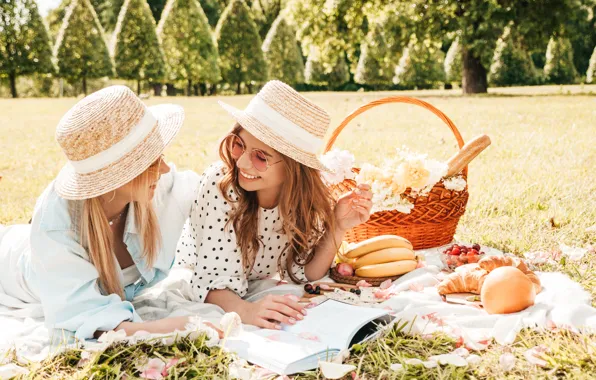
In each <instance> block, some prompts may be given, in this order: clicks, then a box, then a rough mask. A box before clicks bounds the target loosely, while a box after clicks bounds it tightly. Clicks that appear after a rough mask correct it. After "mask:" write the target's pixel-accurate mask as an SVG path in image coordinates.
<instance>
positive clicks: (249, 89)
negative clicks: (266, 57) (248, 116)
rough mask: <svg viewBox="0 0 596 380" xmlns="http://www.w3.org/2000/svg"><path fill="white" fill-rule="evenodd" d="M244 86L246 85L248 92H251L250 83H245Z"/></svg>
mask: <svg viewBox="0 0 596 380" xmlns="http://www.w3.org/2000/svg"><path fill="white" fill-rule="evenodd" d="M246 87H248V93H249V94H252V83H247V84H246Z"/></svg>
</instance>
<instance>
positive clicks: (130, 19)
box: [110, 0, 166, 93]
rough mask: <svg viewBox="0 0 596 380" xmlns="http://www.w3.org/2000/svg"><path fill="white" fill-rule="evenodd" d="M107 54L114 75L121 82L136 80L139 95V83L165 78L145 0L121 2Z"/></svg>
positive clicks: (160, 55) (159, 48) (152, 20)
mask: <svg viewBox="0 0 596 380" xmlns="http://www.w3.org/2000/svg"><path fill="white" fill-rule="evenodd" d="M110 52H111V54H112V57H113V58H114V63H115V68H116V74H117V75H118V77H120V78H123V79H132V80H136V81H137V93H140V92H141V81H143V80H146V81H157V80H161V79H163V78H164V77H165V74H166V64H165V61H164V56H163V51H162V49H161V46H160V43H159V40H158V38H157V33H156V32H155V20H154V19H153V15H152V14H151V10H150V9H149V5H148V4H147V1H146V0H125V1H124V5H123V6H122V9H121V10H120V15H119V16H118V24H117V25H116V30H115V31H114V35H113V36H112V44H111V49H110Z"/></svg>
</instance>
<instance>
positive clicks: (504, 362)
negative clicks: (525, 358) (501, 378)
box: [499, 352, 516, 372]
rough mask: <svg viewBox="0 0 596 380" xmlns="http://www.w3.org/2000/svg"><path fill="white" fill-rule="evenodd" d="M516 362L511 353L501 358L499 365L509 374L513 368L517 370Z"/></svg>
mask: <svg viewBox="0 0 596 380" xmlns="http://www.w3.org/2000/svg"><path fill="white" fill-rule="evenodd" d="M515 361H516V359H515V356H514V355H513V354H511V353H509V352H507V353H505V354H503V355H501V356H500V357H499V365H500V366H501V369H502V370H503V371H505V372H509V371H511V370H512V369H513V368H515Z"/></svg>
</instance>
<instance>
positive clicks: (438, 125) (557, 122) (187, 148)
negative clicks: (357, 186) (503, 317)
mask: <svg viewBox="0 0 596 380" xmlns="http://www.w3.org/2000/svg"><path fill="white" fill-rule="evenodd" d="M595 93H596V86H568V87H559V86H550V87H533V88H508V89H492V90H491V93H490V94H489V95H485V96H477V97H461V96H459V94H458V92H457V91H425V92H406V93H311V94H307V96H308V97H309V98H311V99H312V100H314V101H315V102H316V103H318V104H319V105H321V106H322V107H324V108H325V109H327V110H328V111H329V112H330V114H331V115H332V126H337V125H338V124H339V123H340V122H341V120H342V119H343V118H344V117H345V116H346V115H347V114H348V113H349V112H350V111H352V110H354V109H355V108H356V107H358V106H360V105H362V104H364V103H366V102H368V101H371V100H374V99H378V98H380V97H382V96H389V95H404V94H405V95H409V96H419V97H422V98H423V99H424V100H426V101H428V102H430V103H431V104H433V105H434V106H436V107H437V108H439V109H440V110H442V111H443V112H445V113H446V114H447V115H448V116H449V117H450V118H451V119H452V120H453V121H454V123H455V124H456V125H457V127H458V128H459V130H460V132H461V134H462V135H463V137H464V140H468V139H471V138H473V137H475V136H476V135H478V134H481V133H487V134H489V135H490V137H491V138H492V141H493V144H492V146H491V147H490V148H489V149H488V150H487V151H486V152H484V153H483V154H482V155H481V156H480V157H479V158H478V159H476V160H475V161H474V162H473V163H472V164H471V165H470V168H469V188H470V200H469V203H468V207H467V212H466V214H465V215H464V217H463V218H462V220H461V222H460V225H459V228H458V231H457V238H459V239H460V240H465V241H473V242H478V243H480V244H487V245H491V246H494V247H495V248H498V249H501V250H504V251H509V252H513V253H516V254H523V253H524V252H527V251H529V250H552V249H556V248H557V247H558V245H559V243H565V244H567V245H572V246H580V247H587V246H589V245H591V244H594V243H595V242H596V232H595V231H594V229H595V228H590V227H593V226H594V225H596V148H595V147H596V96H594V94H595ZM217 100H224V101H226V102H229V103H230V104H232V105H235V106H238V107H243V106H245V105H246V104H247V103H248V101H249V100H250V97H247V96H242V97H228V98H152V99H150V100H149V101H148V103H149V104H158V103H161V102H166V101H168V102H175V103H177V104H180V105H182V106H184V108H185V110H186V113H187V118H186V122H185V125H184V127H183V129H182V131H181V133H180V135H179V136H178V138H177V139H176V140H175V142H174V143H173V144H172V145H171V147H169V148H168V150H167V151H166V155H167V156H168V160H170V161H173V162H175V163H176V164H177V166H178V167H179V168H190V169H193V170H196V171H201V170H202V169H204V168H205V167H206V166H207V165H208V164H209V163H210V162H211V161H213V160H214V159H216V155H215V148H216V144H217V140H218V138H220V137H221V136H222V135H223V134H224V133H225V132H226V130H227V129H228V128H229V127H230V126H231V119H230V118H229V117H228V116H227V114H226V113H225V112H224V111H223V110H222V109H221V108H220V107H219V106H218V105H217ZM75 101H76V100H75V99H22V100H0V136H1V137H0V176H3V177H4V178H3V180H2V181H0V224H11V223H22V222H26V221H27V220H29V218H30V216H31V212H32V210H33V207H34V204H35V199H36V197H37V196H38V195H39V194H40V193H41V191H42V190H43V189H44V188H45V186H47V184H48V183H49V182H50V181H51V180H52V178H53V177H54V176H55V175H56V174H57V172H58V170H59V169H60V167H61V166H62V165H63V164H64V161H65V159H64V158H63V155H62V152H61V150H60V148H59V146H58V145H57V143H56V142H55V141H54V138H53V134H54V130H55V127H56V124H57V123H58V121H59V119H60V117H61V116H62V114H64V113H65V112H66V111H67V110H68V108H69V107H71V106H72V105H73V104H74V103H75ZM401 145H407V146H408V147H410V148H411V149H413V150H416V151H419V152H424V153H428V154H429V155H430V156H431V157H434V158H438V159H446V158H448V157H449V156H450V155H451V154H452V153H453V152H455V150H456V145H455V139H454V138H453V135H452V134H451V132H450V131H449V129H448V128H447V127H446V126H445V125H444V124H442V122H441V121H440V120H439V119H438V118H436V117H435V116H434V115H432V114H431V113H430V112H428V111H426V110H424V109H422V108H418V107H415V106H410V105H403V104H391V105H384V106H382V107H379V108H377V109H374V110H371V111H368V112H366V113H365V114H364V115H362V116H360V117H359V118H357V119H356V120H354V121H353V122H352V123H351V124H350V125H349V126H348V127H347V129H346V130H345V131H344V133H342V135H341V137H340V139H339V140H338V143H337V146H338V147H341V148H345V149H350V150H351V151H353V153H354V154H355V155H356V158H357V159H358V161H360V162H366V161H372V162H378V161H380V160H382V159H383V157H384V156H386V155H389V154H391V151H392V149H394V148H395V147H399V146H401ZM595 256H596V255H595V254H594V252H593V251H592V252H591V253H590V254H589V255H587V256H586V257H585V258H584V259H583V261H581V262H579V263H570V262H567V263H565V262H562V263H558V264H556V265H548V266H546V267H544V268H542V269H545V270H558V271H563V272H565V273H567V274H569V275H570V276H571V277H572V278H574V279H575V280H577V281H579V282H580V283H581V284H582V285H583V286H584V287H585V288H586V289H587V290H588V291H590V292H591V294H592V295H593V296H595V295H596V272H595V269H596V268H595V267H596V257H595ZM593 302H594V298H593ZM189 344H190V343H189ZM538 344H545V345H547V346H548V347H549V348H550V351H549V353H547V354H546V359H547V365H546V366H545V367H537V366H534V365H531V364H530V363H528V362H527V361H525V359H524V357H523V352H524V351H525V350H526V349H527V348H530V347H533V346H535V345H538ZM190 345H191V346H192V344H190ZM187 346H188V344H187ZM195 346H196V344H195ZM195 346H193V347H195ZM185 347H186V346H185ZM454 347H455V342H453V341H452V340H450V339H449V338H446V337H437V339H436V340H433V341H427V340H423V339H421V338H417V337H413V338H412V337H408V336H406V335H405V334H403V333H402V332H401V331H398V330H397V329H396V330H395V331H393V332H392V333H391V334H390V335H389V336H388V337H386V339H384V340H382V341H379V342H376V343H372V344H369V345H366V346H364V347H360V348H359V351H358V352H357V353H356V354H355V355H353V357H352V359H351V360H352V362H354V363H355V364H356V365H358V366H359V368H360V372H359V373H360V376H361V378H367V379H368V378H370V379H373V378H379V377H381V378H400V377H418V378H425V377H428V378H469V377H476V378H494V377H503V376H507V377H513V378H538V377H544V378H550V377H553V376H556V377H569V378H578V377H579V378H582V377H586V378H588V377H591V376H592V375H590V373H592V374H593V373H596V359H595V357H596V355H595V352H596V344H595V340H594V337H586V336H581V335H576V334H573V333H570V332H564V331H563V332H558V333H554V332H542V333H536V332H530V331H526V332H524V333H522V334H521V335H520V337H519V339H518V341H516V343H515V344H514V345H513V346H511V347H500V346H497V345H493V346H491V347H490V348H489V349H488V350H487V351H485V352H482V353H480V355H481V357H482V358H483V360H482V362H481V364H479V365H478V366H477V367H473V368H472V367H468V368H455V367H443V368H434V369H425V368H424V367H407V371H406V372H402V373H391V372H390V371H388V366H389V363H397V362H399V361H400V360H403V359H404V358H409V357H418V358H421V359H423V360H424V359H425V358H426V357H427V356H429V355H433V354H438V353H445V352H449V351H452V350H453V348H454ZM187 348H188V347H187ZM164 350H165V349H164ZM181 350H182V348H181ZM182 351H184V350H182ZM191 351H192V350H191ZM110 352H111V351H110ZM118 352H119V351H114V352H111V354H110V353H106V355H104V356H102V357H101V358H96V362H95V363H103V364H102V365H99V364H95V365H89V366H87V367H85V368H73V367H71V366H70V365H69V363H70V364H72V363H76V361H74V362H73V360H75V359H76V355H77V354H76V353H73V354H72V355H74V356H75V359H72V358H71V359H70V361H69V359H68V357H63V358H62V359H61V360H62V362H60V363H58V362H57V361H55V362H51V363H44V364H43V365H42V367H43V370H42V367H37V369H38V371H37V374H38V375H39V376H40V377H51V376H64V377H70V376H75V374H76V376H78V377H87V376H91V374H93V373H95V374H96V375H95V376H100V377H112V376H113V377H117V375H116V374H115V373H113V372H109V371H108V372H105V371H107V370H106V366H105V364H106V360H108V359H109V360H110V362H108V364H110V363H111V365H115V363H120V364H119V365H120V366H121V367H118V368H119V371H120V370H122V371H126V372H129V370H130V366H129V364H130V360H131V359H130V358H132V357H134V355H132V354H131V353H130V352H128V351H126V352H120V354H117V353H118ZM164 352H166V351H164ZM164 352H162V353H164ZM503 352H511V353H513V354H514V355H515V356H516V357H517V358H518V364H517V365H516V366H515V368H514V369H513V370H512V371H510V372H508V373H504V372H503V371H502V370H501V367H500V366H499V364H498V360H499V356H500V354H501V353H503ZM110 355H112V356H110ZM114 355H115V356H114ZM185 355H187V356H188V358H189V360H188V361H187V362H185V363H186V364H184V365H183V366H182V367H184V366H187V367H188V368H190V367H192V366H194V367H192V368H195V367H196V368H195V369H193V371H195V372H187V373H185V376H187V377H191V376H197V375H202V374H204V375H205V376H209V377H215V378H218V377H221V378H225V377H226V376H227V374H226V368H227V367H226V366H225V365H222V364H221V363H222V360H223V361H225V359H222V358H219V357H218V359H217V360H218V362H217V363H219V364H217V365H201V363H200V362H196V357H197V355H196V353H194V354H193V353H192V352H190V351H187V352H185ZM193 358H195V359H194V361H195V362H193ZM201 360H203V359H201ZM213 360H215V359H213ZM65 363H66V364H65ZM127 363H128V364H127ZM197 363H198V364H197ZM205 363H206V362H205ZM205 363H203V364H205ZM187 367H184V368H187ZM199 367H200V368H199ZM207 367H209V368H207ZM197 368H198V369H197ZM77 371H78V372H77ZM102 371H103V372H102ZM197 371H198V372H197ZM205 371H209V372H205ZM110 373H111V375H110ZM129 373H131V374H132V373H133V372H132V370H130V372H129ZM192 374H195V375H192ZM179 375H180V376H182V374H181V373H179ZM317 376H319V375H318V374H317V373H312V374H307V375H304V376H303V378H316V377H317Z"/></svg>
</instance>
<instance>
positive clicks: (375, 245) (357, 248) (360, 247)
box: [345, 235, 414, 259]
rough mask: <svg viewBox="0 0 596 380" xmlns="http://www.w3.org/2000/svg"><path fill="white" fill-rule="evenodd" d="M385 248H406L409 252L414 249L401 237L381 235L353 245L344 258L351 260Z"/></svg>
mask: <svg viewBox="0 0 596 380" xmlns="http://www.w3.org/2000/svg"><path fill="white" fill-rule="evenodd" d="M385 248H408V249H410V250H412V249H414V247H413V246H412V243H410V242H409V241H408V240H407V239H404V238H403V237H401V236H397V235H381V236H375V237H374V238H370V239H368V240H364V241H361V242H360V243H358V244H355V245H354V246H353V247H351V249H350V250H348V251H347V252H346V254H345V256H346V257H348V258H351V259H353V258H357V257H360V256H364V255H366V254H367V253H371V252H375V251H378V250H380V249H385Z"/></svg>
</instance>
